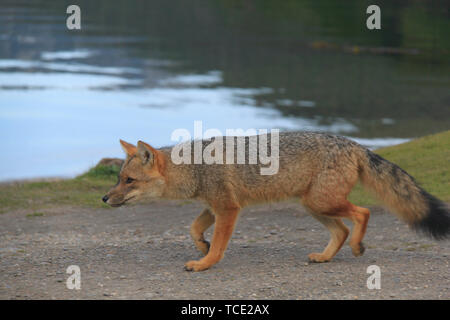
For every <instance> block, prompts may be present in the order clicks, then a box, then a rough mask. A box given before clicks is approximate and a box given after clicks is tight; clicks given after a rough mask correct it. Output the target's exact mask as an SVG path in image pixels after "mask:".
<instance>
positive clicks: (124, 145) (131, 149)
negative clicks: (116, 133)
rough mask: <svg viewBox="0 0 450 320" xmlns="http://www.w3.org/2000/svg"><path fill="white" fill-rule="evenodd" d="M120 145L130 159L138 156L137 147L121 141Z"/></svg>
mask: <svg viewBox="0 0 450 320" xmlns="http://www.w3.org/2000/svg"><path fill="white" fill-rule="evenodd" d="M120 144H121V145H122V148H123V150H124V151H125V153H126V154H127V156H128V157H132V156H134V155H135V154H136V152H137V148H136V146H134V145H132V144H131V143H128V142H125V141H123V140H120Z"/></svg>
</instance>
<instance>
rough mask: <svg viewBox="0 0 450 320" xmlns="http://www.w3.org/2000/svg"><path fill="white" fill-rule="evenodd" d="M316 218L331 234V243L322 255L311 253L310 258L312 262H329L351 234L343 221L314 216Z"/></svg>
mask: <svg viewBox="0 0 450 320" xmlns="http://www.w3.org/2000/svg"><path fill="white" fill-rule="evenodd" d="M312 216H313V217H314V218H316V219H317V220H319V221H320V222H321V223H323V224H324V225H325V226H326V227H327V228H328V230H329V231H330V233H331V239H330V242H328V245H327V247H326V248H325V249H324V250H323V252H322V253H311V254H309V255H308V258H309V260H310V261H311V262H328V261H330V260H331V259H332V258H333V257H334V256H335V255H336V253H337V252H338V251H339V249H341V247H342V245H343V244H344V242H345V240H346V239H347V236H348V234H349V230H348V228H347V227H346V226H345V224H344V223H342V221H341V219H334V218H329V217H325V216H322V215H317V214H312Z"/></svg>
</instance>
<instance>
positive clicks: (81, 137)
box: [0, 0, 450, 180]
mask: <svg viewBox="0 0 450 320" xmlns="http://www.w3.org/2000/svg"><path fill="white" fill-rule="evenodd" d="M189 3H190V5H191V6H189V8H190V9H189V10H178V9H177V8H182V7H183V8H186V4H185V3H181V2H179V1H178V0H176V1H173V2H170V3H169V2H163V1H147V2H139V4H138V2H133V1H130V2H126V3H125V2H124V3H122V4H121V3H120V2H119V4H117V5H115V6H112V5H111V4H110V3H108V1H98V2H96V5H95V6H94V5H92V3H91V2H89V1H81V2H80V6H81V8H82V12H83V16H84V17H85V18H84V19H85V24H84V27H83V28H84V29H83V30H82V32H78V33H71V32H68V31H67V30H66V29H65V22H64V18H65V15H64V13H65V8H64V6H63V5H62V4H61V3H60V2H59V1H46V2H40V1H37V2H36V4H32V5H30V4H27V3H24V4H21V3H20V2H19V3H9V4H8V3H2V4H0V9H1V10H0V12H1V13H0V24H1V25H2V26H3V27H4V34H2V35H1V36H0V135H1V138H2V139H0V147H1V148H2V150H8V152H4V153H3V154H2V156H1V157H0V167H2V168H8V170H6V169H3V170H1V169H0V180H5V179H18V178H29V177H42V176H71V175H74V174H77V173H80V172H82V171H84V170H86V169H87V168H88V167H89V166H91V165H94V164H95V163H96V162H97V161H98V160H99V159H100V158H102V157H114V156H122V153H121V149H120V147H119V145H118V139H119V138H121V139H125V140H129V141H137V140H138V139H143V140H145V141H148V142H150V143H152V144H154V145H155V146H162V145H167V144H171V143H172V142H171V141H170V135H171V133H172V131H173V130H175V129H177V128H186V129H188V130H193V123H194V121H195V120H202V121H203V125H204V130H206V129H208V128H217V129H219V130H221V131H222V132H225V129H227V128H242V129H249V128H268V129H270V128H280V129H286V130H294V129H295V130H297V129H301V130H321V131H327V132H332V133H338V134H343V135H347V136H350V137H351V138H353V139H355V140H357V141H358V142H360V143H362V144H365V145H367V146H369V147H371V148H375V147H381V146H385V145H390V144H396V143H401V142H404V141H406V140H407V139H409V138H411V137H415V136H419V135H422V134H427V133H432V132H436V131H439V130H445V129H449V128H450V108H449V104H450V96H449V93H448V86H449V83H450V81H449V76H448V75H449V73H448V71H449V62H448V58H445V54H444V53H445V52H447V53H448V47H449V45H448V39H447V38H445V37H443V36H442V35H441V32H440V31H439V30H441V28H446V26H448V19H446V18H448V17H447V16H446V15H448V12H447V13H445V12H444V13H443V12H441V10H439V9H438V8H436V7H428V5H427V4H417V2H414V1H411V2H409V1H405V2H402V4H396V5H395V4H391V3H388V2H386V3H385V4H384V5H385V8H388V9H389V10H385V12H386V16H385V19H386V20H385V21H386V23H385V24H384V26H385V28H386V30H385V31H382V32H379V33H377V34H373V33H372V34H371V33H368V32H367V30H364V29H361V27H360V25H359V23H361V25H365V24H363V22H364V14H363V15H358V14H357V12H359V11H358V10H362V11H361V12H365V11H364V8H363V6H362V5H361V4H360V2H359V1H348V2H346V4H345V5H342V7H341V6H339V7H336V6H335V4H334V3H335V2H333V1H323V2H320V3H321V5H320V6H317V5H316V3H317V2H314V1H295V2H289V1H288V2H286V3H283V4H279V3H278V2H275V1H274V2H273V3H272V2H270V1H269V2H267V3H266V5H267V6H268V7H267V8H265V7H260V4H259V2H257V1H249V2H247V4H246V6H248V7H246V6H244V7H242V8H237V7H234V6H233V5H229V4H228V3H226V2H221V1H217V2H211V3H208V4H204V5H200V4H199V3H197V2H195V1H194V2H192V3H191V2H189ZM177 5H178V7H177ZM289 6H291V7H292V8H291V9H289ZM382 8H383V4H382ZM143 12H147V13H148V16H143V15H142V13H143ZM61 13H62V14H61ZM410 15H412V16H415V17H416V18H415V19H413V20H412V21H409V22H408V20H405V18H404V17H408V16H410ZM311 17H314V19H312V18H311ZM402 17H403V18H402ZM168 20H170V21H172V22H170V23H169V21H168ZM446 21H447V22H446ZM113 22H114V23H113ZM396 23H397V24H398V23H402V24H403V26H402V27H401V28H400V27H399V26H396V25H395V24H396ZM330 24H331V25H330ZM333 24H334V25H333ZM416 27H420V28H422V30H423V33H422V34H421V35H416V36H415V37H411V36H410V34H411V32H412V31H410V30H415V28H416ZM392 30H395V32H392ZM402 30H403V31H402ZM436 30H437V31H436ZM447 30H448V29H447ZM405 39H409V40H405ZM431 44H432V46H431ZM446 50H447V51H446ZM11 163H13V166H11Z"/></svg>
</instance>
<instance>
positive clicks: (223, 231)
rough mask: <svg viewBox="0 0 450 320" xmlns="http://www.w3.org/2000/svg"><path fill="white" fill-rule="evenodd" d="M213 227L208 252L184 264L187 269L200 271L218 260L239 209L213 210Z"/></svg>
mask: <svg viewBox="0 0 450 320" xmlns="http://www.w3.org/2000/svg"><path fill="white" fill-rule="evenodd" d="M214 212H215V227H214V234H213V238H212V241H211V248H210V249H209V251H208V254H207V255H206V256H205V257H203V258H202V259H200V260H198V261H189V262H187V263H186V264H185V269H186V270H188V271H202V270H206V269H208V268H210V267H211V266H213V265H214V264H216V263H217V262H219V261H220V260H221V259H222V258H223V255H224V252H225V250H226V249H227V246H228V241H229V240H230V238H231V234H232V233H233V229H234V225H235V224H236V220H237V217H238V214H239V209H225V210H224V209H222V210H220V211H218V210H215V211H214Z"/></svg>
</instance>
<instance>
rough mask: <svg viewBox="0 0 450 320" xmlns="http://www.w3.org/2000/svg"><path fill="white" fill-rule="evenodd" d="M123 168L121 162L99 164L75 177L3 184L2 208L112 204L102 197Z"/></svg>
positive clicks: (102, 206)
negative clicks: (109, 164) (112, 164)
mask: <svg viewBox="0 0 450 320" xmlns="http://www.w3.org/2000/svg"><path fill="white" fill-rule="evenodd" d="M119 171H120V168H119V167H118V166H103V165H98V166H96V167H94V168H92V169H90V170H89V171H88V172H86V173H84V174H82V175H80V176H78V177H76V178H74V179H67V180H60V181H51V182H45V181H44V182H23V183H11V184H4V185H0V212H6V211H8V210H13V209H30V210H32V211H37V210H38V209H42V208H47V207H51V206H55V205H71V206H72V205H73V206H85V207H94V208H109V206H107V205H106V204H104V203H103V202H102V201H101V198H102V197H103V196H104V195H105V193H106V192H107V191H108V190H109V189H110V188H111V187H112V186H113V185H114V184H115V183H116V182H117V175H118V173H119Z"/></svg>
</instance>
